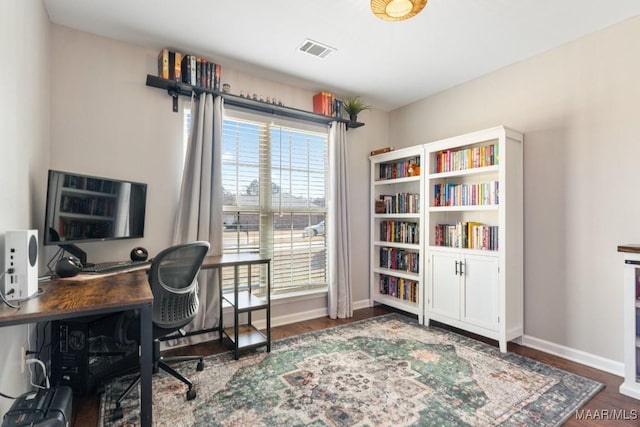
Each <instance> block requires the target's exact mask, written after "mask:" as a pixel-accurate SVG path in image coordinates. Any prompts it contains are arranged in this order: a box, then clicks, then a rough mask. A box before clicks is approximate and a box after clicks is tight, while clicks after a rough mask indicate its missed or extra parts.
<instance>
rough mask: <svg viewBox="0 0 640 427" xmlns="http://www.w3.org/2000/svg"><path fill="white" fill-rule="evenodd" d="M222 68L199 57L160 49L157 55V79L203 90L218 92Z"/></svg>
mask: <svg viewBox="0 0 640 427" xmlns="http://www.w3.org/2000/svg"><path fill="white" fill-rule="evenodd" d="M221 73H222V67H221V66H220V64H216V63H214V62H213V61H211V60H208V59H206V58H202V57H200V56H196V55H191V54H186V55H183V54H182V53H180V52H176V51H173V50H169V49H166V48H165V49H162V50H161V51H160V53H159V54H158V77H161V78H163V79H168V80H175V81H177V82H182V83H187V84H190V85H192V86H196V87H201V88H203V89H213V90H217V91H219V90H220V77H221V76H220V75H221Z"/></svg>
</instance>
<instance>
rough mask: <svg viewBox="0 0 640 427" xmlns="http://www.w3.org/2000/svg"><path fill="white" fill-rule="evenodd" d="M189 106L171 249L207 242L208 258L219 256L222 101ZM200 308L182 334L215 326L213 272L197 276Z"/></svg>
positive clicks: (216, 286)
mask: <svg viewBox="0 0 640 427" xmlns="http://www.w3.org/2000/svg"><path fill="white" fill-rule="evenodd" d="M191 104H192V106H191V129H190V131H189V140H188V145H187V155H186V159H185V165H184V172H183V176H182V188H181V190H180V202H179V205H178V212H177V215H176V222H175V228H174V232H173V239H172V244H174V245H175V244H179V243H186V242H190V241H195V240H206V241H208V242H209V243H210V244H211V249H210V252H209V255H221V254H222V174H221V164H222V121H223V114H224V107H223V102H222V98H220V97H216V98H215V100H214V98H213V95H211V94H207V95H206V97H204V95H203V96H202V97H201V99H200V100H198V101H193V98H192V103H191ZM198 284H199V299H200V308H199V310H198V315H197V316H196V318H195V319H194V320H193V322H191V323H190V324H189V325H187V326H186V327H185V328H184V329H185V331H187V332H188V331H194V330H198V331H200V330H203V329H210V328H213V327H216V326H218V321H219V317H220V305H219V304H220V297H219V289H220V288H219V286H220V284H219V283H218V274H217V271H216V270H211V269H208V270H202V271H201V272H200V275H199V276H198ZM215 337H217V333H208V334H201V335H194V336H191V337H188V338H187V339H186V340H180V341H181V344H184V343H188V344H196V343H199V342H203V341H209V340H211V339H213V338H215Z"/></svg>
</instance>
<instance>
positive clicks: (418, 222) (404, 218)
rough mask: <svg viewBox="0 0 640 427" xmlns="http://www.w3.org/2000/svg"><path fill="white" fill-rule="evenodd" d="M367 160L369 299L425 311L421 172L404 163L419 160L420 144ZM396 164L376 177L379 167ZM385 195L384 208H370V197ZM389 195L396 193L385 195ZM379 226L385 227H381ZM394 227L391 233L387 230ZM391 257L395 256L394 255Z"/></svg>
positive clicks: (420, 313)
mask: <svg viewBox="0 0 640 427" xmlns="http://www.w3.org/2000/svg"><path fill="white" fill-rule="evenodd" d="M370 161H371V193H370V194H371V206H370V211H371V213H372V215H371V232H370V238H371V248H370V262H371V267H372V268H371V276H370V304H371V306H373V305H374V304H376V303H379V304H384V305H388V306H390V307H394V308H397V309H399V310H403V311H406V312H408V313H412V314H415V315H417V316H418V321H419V322H420V323H422V322H423V315H424V305H423V301H424V272H423V268H422V267H423V256H424V249H423V248H424V245H423V244H422V242H423V241H424V229H423V228H424V227H423V212H424V197H423V196H422V191H423V177H422V174H421V173H420V174H418V173H417V169H416V168H413V174H410V173H409V172H407V169H406V167H405V166H406V165H407V164H409V163H412V164H417V165H418V166H420V169H421V170H424V169H422V165H423V163H424V151H423V148H422V146H416V147H411V148H405V149H400V150H396V151H392V152H389V153H384V154H379V155H376V156H371V157H370ZM394 168H395V169H396V170H397V174H396V177H394V175H393V174H389V175H386V176H384V177H381V171H383V172H384V171H390V170H393V169H394ZM383 196H387V200H388V202H387V208H386V211H385V212H384V213H375V212H376V210H375V201H376V200H380V198H381V197H383ZM390 197H395V198H394V199H393V200H391V201H389V198H390ZM383 228H384V229H385V230H386V233H383ZM389 230H392V231H394V232H395V233H393V236H391V232H390V231H389ZM394 260H395V261H394Z"/></svg>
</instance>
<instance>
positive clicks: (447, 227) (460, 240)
mask: <svg viewBox="0 0 640 427" xmlns="http://www.w3.org/2000/svg"><path fill="white" fill-rule="evenodd" d="M434 245H435V246H448V247H453V248H464V249H482V250H489V251H497V250H498V226H497V225H486V224H481V223H478V222H457V223H456V224H436V226H435V232H434Z"/></svg>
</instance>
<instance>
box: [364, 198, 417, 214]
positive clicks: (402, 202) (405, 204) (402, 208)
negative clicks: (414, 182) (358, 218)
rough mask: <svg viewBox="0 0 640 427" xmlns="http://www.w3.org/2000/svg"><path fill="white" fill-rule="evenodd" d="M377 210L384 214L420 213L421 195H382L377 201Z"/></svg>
mask: <svg viewBox="0 0 640 427" xmlns="http://www.w3.org/2000/svg"><path fill="white" fill-rule="evenodd" d="M375 210H376V213H383V214H405V213H420V194H418V193H396V194H382V195H380V196H379V197H378V200H376V206H375Z"/></svg>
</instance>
